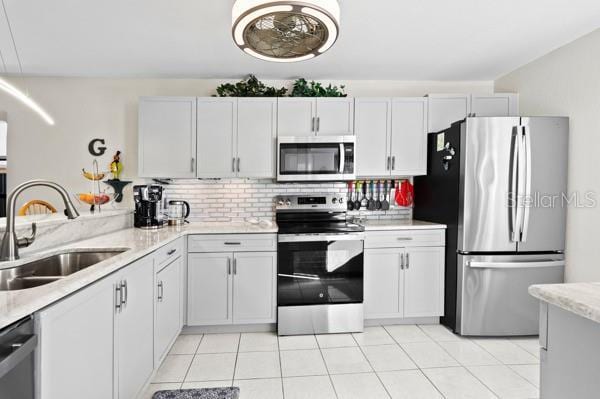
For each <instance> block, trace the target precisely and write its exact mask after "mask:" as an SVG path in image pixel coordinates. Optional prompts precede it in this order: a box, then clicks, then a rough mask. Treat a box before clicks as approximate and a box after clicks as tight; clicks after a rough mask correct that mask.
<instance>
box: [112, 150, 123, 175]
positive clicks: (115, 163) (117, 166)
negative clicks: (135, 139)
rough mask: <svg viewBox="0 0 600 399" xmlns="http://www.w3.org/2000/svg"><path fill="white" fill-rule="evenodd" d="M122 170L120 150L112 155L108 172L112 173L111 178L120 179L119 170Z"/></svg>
mask: <svg viewBox="0 0 600 399" xmlns="http://www.w3.org/2000/svg"><path fill="white" fill-rule="evenodd" d="M122 171H123V164H122V163H121V151H117V153H116V154H115V155H114V156H113V160H112V162H111V163H110V172H111V173H112V175H113V180H120V179H119V177H120V176H121V172H122Z"/></svg>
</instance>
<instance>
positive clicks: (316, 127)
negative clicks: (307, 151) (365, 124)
mask: <svg viewBox="0 0 600 399" xmlns="http://www.w3.org/2000/svg"><path fill="white" fill-rule="evenodd" d="M277 107H278V111H277V134H278V135H279V136H305V137H306V136H348V135H353V134H354V99H353V98H348V97H332V98H312V97H288V98H279V100H278V105H277Z"/></svg>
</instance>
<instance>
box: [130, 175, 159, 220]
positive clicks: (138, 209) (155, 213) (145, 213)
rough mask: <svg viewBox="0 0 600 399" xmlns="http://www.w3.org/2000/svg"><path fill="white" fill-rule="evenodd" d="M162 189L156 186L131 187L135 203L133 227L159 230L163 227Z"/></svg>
mask: <svg viewBox="0 0 600 399" xmlns="http://www.w3.org/2000/svg"><path fill="white" fill-rule="evenodd" d="M162 196H163V188H162V187H161V186H156V185H147V186H142V185H140V186H133V199H134V202H135V215H134V223H133V224H134V226H135V227H138V228H140V229H160V228H161V227H164V225H165V217H164V215H163V214H162V212H161V210H162V209H161V208H162V206H161V202H162Z"/></svg>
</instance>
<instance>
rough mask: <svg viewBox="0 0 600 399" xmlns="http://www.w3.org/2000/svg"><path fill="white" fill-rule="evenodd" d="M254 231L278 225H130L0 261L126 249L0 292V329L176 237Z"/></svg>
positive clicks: (395, 224)
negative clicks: (47, 278)
mask: <svg viewBox="0 0 600 399" xmlns="http://www.w3.org/2000/svg"><path fill="white" fill-rule="evenodd" d="M363 224H364V226H365V229H366V230H367V231H370V230H373V231H377V230H401V229H443V228H445V227H446V226H445V225H441V224H435V223H429V222H421V221H417V220H377V221H365V222H363ZM257 233H258V234H260V233H263V234H269V233H270V234H274V233H277V225H276V224H275V223H272V225H269V226H266V225H263V224H250V223H190V224H188V225H185V226H181V227H166V228H164V229H161V230H152V231H146V230H140V229H135V228H129V229H125V230H120V231H117V232H114V233H109V234H105V235H101V236H98V237H94V238H90V239H86V240H83V241H77V242H74V243H71V244H67V245H64V246H61V247H57V248H53V249H51V250H46V251H41V252H38V253H35V254H31V255H29V256H24V257H23V258H21V259H19V260H17V261H14V262H3V263H1V264H0V268H8V267H14V266H18V265H21V264H23V263H28V262H31V261H32V260H35V259H40V258H44V257H47V256H51V255H54V254H57V253H60V252H64V251H66V250H77V249H103V250H106V249H125V248H127V250H126V251H125V252H123V253H121V254H119V255H116V256H114V257H112V258H110V259H107V260H105V261H102V262H100V263H97V264H96V265H93V266H91V267H88V268H86V269H83V270H81V271H79V272H77V273H74V274H72V275H70V276H67V277H65V278H63V279H61V280H59V281H55V282H53V283H50V284H46V285H42V286H40V287H35V288H30V289H26V290H19V291H0V329H1V328H3V327H5V326H7V325H8V324H11V323H13V322H15V321H17V320H19V319H21V318H23V317H26V316H28V315H30V314H33V313H35V312H37V311H39V310H41V309H43V308H44V307H46V306H48V305H50V304H52V303H54V302H56V301H59V300H60V299H62V298H64V297H66V296H67V295H70V294H72V293H74V292H76V291H78V290H80V289H82V288H84V287H86V286H88V285H90V284H93V283H94V282H96V281H98V280H100V279H102V278H104V277H106V276H108V275H109V274H111V273H114V272H116V271H118V270H119V269H121V268H123V267H124V266H127V265H128V264H130V263H132V262H135V261H136V260H138V259H140V258H142V257H143V256H145V255H148V254H150V253H152V252H154V251H155V250H156V249H158V248H160V247H162V246H164V245H166V244H168V243H169V242H171V241H173V240H175V239H177V238H180V237H183V236H186V235H190V234H257Z"/></svg>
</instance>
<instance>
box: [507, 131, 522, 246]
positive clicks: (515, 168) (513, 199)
mask: <svg viewBox="0 0 600 399" xmlns="http://www.w3.org/2000/svg"><path fill="white" fill-rule="evenodd" d="M514 132H515V133H514V138H515V141H514V143H515V145H514V147H513V154H512V165H511V171H510V179H511V185H510V198H509V205H510V221H511V226H510V229H511V238H510V239H511V241H513V242H518V241H519V232H518V228H517V217H518V208H519V191H518V190H519V187H518V185H517V182H518V176H519V148H520V145H519V143H520V141H521V134H520V126H515V128H514Z"/></svg>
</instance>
